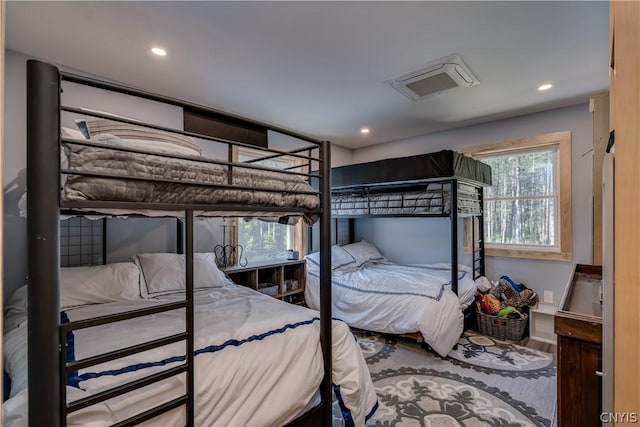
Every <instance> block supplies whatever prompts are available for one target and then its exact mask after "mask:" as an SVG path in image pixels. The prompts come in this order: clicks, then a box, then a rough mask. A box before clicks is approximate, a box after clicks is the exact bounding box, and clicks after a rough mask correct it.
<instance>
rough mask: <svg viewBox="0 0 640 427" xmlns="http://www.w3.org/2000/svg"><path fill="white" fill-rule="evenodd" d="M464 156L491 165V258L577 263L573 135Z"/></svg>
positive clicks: (487, 199) (487, 234) (487, 218)
mask: <svg viewBox="0 0 640 427" xmlns="http://www.w3.org/2000/svg"><path fill="white" fill-rule="evenodd" d="M464 153H465V154H469V155H471V156H472V157H474V158H476V159H478V160H481V161H482V162H484V163H487V164H488V165H490V166H491V174H492V182H493V185H492V186H491V187H487V188H486V189H485V192H484V238H485V249H486V254H487V255H496V256H513V257H524V258H539V259H556V260H567V261H568V260H571V250H572V248H571V133H570V132H557V133H552V134H546V135H538V136H535V137H531V138H523V139H518V140H515V141H506V142H500V143H495V144H483V145H478V146H473V147H469V148H467V149H465V150H464ZM465 232H466V231H465ZM467 240H468V239H467Z"/></svg>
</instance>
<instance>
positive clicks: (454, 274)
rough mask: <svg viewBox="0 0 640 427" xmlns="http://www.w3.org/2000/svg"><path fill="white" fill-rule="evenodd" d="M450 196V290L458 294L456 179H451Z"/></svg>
mask: <svg viewBox="0 0 640 427" xmlns="http://www.w3.org/2000/svg"><path fill="white" fill-rule="evenodd" d="M450 182H451V197H450V198H449V205H450V206H449V210H450V211H451V212H450V214H451V290H453V293H455V294H456V295H457V294H458V180H457V179H455V178H453V179H452V180H451V181H450Z"/></svg>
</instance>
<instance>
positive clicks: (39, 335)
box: [27, 60, 66, 427]
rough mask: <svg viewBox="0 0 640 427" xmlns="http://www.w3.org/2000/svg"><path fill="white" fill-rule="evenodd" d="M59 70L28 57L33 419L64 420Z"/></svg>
mask: <svg viewBox="0 0 640 427" xmlns="http://www.w3.org/2000/svg"><path fill="white" fill-rule="evenodd" d="M59 108H60V73H59V71H58V69H57V68H56V67H53V66H51V65H49V64H46V63H44V62H40V61H35V60H29V61H27V188H28V191H27V205H28V207H29V214H28V218H27V254H28V257H27V258H28V261H27V265H28V290H27V292H28V301H29V305H28V306H29V312H28V320H29V326H28V328H29V329H28V336H29V338H28V339H29V341H28V342H29V344H28V366H29V425H30V426H34V427H35V426H38V427H39V426H51V427H54V426H60V425H65V424H66V423H65V420H64V419H63V417H64V413H65V412H64V411H63V410H62V408H61V405H62V404H64V403H63V402H64V401H63V400H62V399H61V393H62V392H65V393H66V390H65V384H64V383H62V382H61V381H60V374H59V370H60V363H61V354H60V351H59V349H58V345H59V342H60V340H59V334H60V332H59V325H60V298H59V277H58V275H59V268H60V231H59V222H60V160H59V159H60V113H59V111H60V110H59Z"/></svg>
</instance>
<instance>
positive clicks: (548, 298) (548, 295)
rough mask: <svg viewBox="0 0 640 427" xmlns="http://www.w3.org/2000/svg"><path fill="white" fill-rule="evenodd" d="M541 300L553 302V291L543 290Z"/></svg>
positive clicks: (548, 302)
mask: <svg viewBox="0 0 640 427" xmlns="http://www.w3.org/2000/svg"><path fill="white" fill-rule="evenodd" d="M543 300H544V302H546V303H547V304H553V291H544V295H543Z"/></svg>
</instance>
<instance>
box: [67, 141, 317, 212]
mask: <svg viewBox="0 0 640 427" xmlns="http://www.w3.org/2000/svg"><path fill="white" fill-rule="evenodd" d="M94 141H95V142H99V143H102V144H109V145H114V146H117V145H121V144H122V140H120V139H118V138H114V137H111V138H109V135H101V136H100V137H98V138H95V139H94ZM66 151H67V155H68V160H69V169H70V170H78V171H91V172H100V173H109V174H119V175H125V176H129V177H141V178H161V179H171V180H179V181H181V182H182V183H179V184H176V183H164V182H152V181H137V180H136V181H134V180H127V179H125V180H122V179H113V178H97V177H86V176H80V175H68V177H67V180H66V183H65V185H64V195H65V198H66V200H100V201H123V202H144V203H168V204H207V205H227V206H246V205H251V206H260V207H265V212H267V211H268V208H273V207H278V208H304V209H315V208H317V207H318V206H319V203H320V202H319V198H318V197H317V196H316V195H310V194H291V193H290V192H291V191H313V189H312V188H311V186H310V185H309V184H308V183H307V182H305V181H304V180H303V179H302V178H301V177H300V176H297V175H290V174H285V173H279V172H272V171H263V170H255V169H247V168H241V167H233V169H232V171H233V184H234V185H238V186H245V187H251V188H253V190H238V189H218V188H212V187H205V186H199V185H193V183H209V184H227V166H224V165H216V164H209V163H200V162H195V161H189V160H183V159H175V158H167V157H160V156H154V155H147V154H138V153H128V152H123V151H115V150H109V149H103V148H96V147H85V146H80V145H74V144H68V145H67V147H66ZM261 189H262V190H263V191H261ZM264 189H274V190H278V192H268V191H264ZM307 219H309V218H307Z"/></svg>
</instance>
